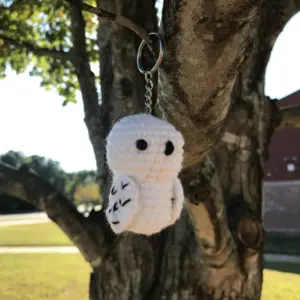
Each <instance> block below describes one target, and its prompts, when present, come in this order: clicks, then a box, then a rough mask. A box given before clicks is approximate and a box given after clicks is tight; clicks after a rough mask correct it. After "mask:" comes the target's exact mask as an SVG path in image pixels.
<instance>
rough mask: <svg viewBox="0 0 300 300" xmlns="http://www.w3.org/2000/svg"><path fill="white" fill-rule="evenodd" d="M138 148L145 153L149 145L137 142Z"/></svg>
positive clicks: (143, 141)
mask: <svg viewBox="0 0 300 300" xmlns="http://www.w3.org/2000/svg"><path fill="white" fill-rule="evenodd" d="M136 147H137V148H138V149H139V150H141V151H144V150H146V149H147V148H148V143H147V142H146V141H145V140H142V139H141V140H137V141H136Z"/></svg>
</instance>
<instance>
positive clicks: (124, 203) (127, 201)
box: [122, 198, 131, 206]
mask: <svg viewBox="0 0 300 300" xmlns="http://www.w3.org/2000/svg"><path fill="white" fill-rule="evenodd" d="M130 201H131V199H130V198H129V199H127V200H126V201H124V202H123V204H122V206H125V205H126V204H127V203H129V202H130Z"/></svg>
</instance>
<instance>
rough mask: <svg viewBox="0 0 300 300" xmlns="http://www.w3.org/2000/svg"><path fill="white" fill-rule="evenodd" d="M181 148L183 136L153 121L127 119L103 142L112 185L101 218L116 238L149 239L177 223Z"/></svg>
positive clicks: (144, 116) (148, 118)
mask: <svg viewBox="0 0 300 300" xmlns="http://www.w3.org/2000/svg"><path fill="white" fill-rule="evenodd" d="M183 146H184V139H183V136H182V134H181V133H180V132H179V131H177V130H176V129H175V127H174V126H173V125H171V124H170V123H168V122H167V121H164V120H161V119H158V118H156V117H154V116H152V115H148V114H138V115H131V116H127V117H125V118H123V119H121V120H120V121H119V122H117V123H116V124H115V125H114V126H113V128H112V130H111V132H110V133H109V135H108V138H107V162H108V166H109V168H110V169H111V170H112V172H113V183H112V187H111V190H110V194H109V203H108V207H107V209H106V211H105V213H106V217H107V220H108V222H109V224H110V226H111V228H112V230H113V231H114V232H115V233H121V232H123V231H131V232H135V233H138V234H145V235H151V234H154V233H157V232H159V231H161V230H162V229H163V228H165V227H167V226H170V225H172V224H174V223H175V221H176V220H177V219H178V218H179V216H180V213H181V210H182V207H183V202H184V195H183V188H182V185H181V182H180V181H179V179H178V173H179V171H180V170H181V165H182V161H183Z"/></svg>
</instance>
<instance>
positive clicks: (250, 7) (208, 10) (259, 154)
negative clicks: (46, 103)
mask: <svg viewBox="0 0 300 300" xmlns="http://www.w3.org/2000/svg"><path fill="white" fill-rule="evenodd" d="M72 2H74V3H75V2H76V3H77V6H76V5H75V6H73V7H72V18H73V19H72V25H73V26H72V32H73V40H74V42H73V43H74V45H75V46H76V45H77V51H75V54H74V55H75V56H74V57H73V64H74V65H75V68H76V72H77V76H78V80H79V83H80V87H81V91H82V95H83V101H84V108H85V120H86V125H87V128H88V131H89V136H90V139H91V143H92V145H93V148H94V152H95V156H96V161H97V168H98V172H99V178H100V179H101V180H100V182H101V185H102V188H103V189H102V190H103V194H104V196H105V195H106V193H107V190H108V187H109V180H108V178H109V174H108V170H107V166H106V165H105V163H104V161H105V159H104V158H105V147H104V146H105V144H104V140H105V137H106V135H107V133H108V131H109V129H110V127H111V126H112V124H113V123H114V122H115V121H116V120H117V119H118V118H119V117H122V116H124V115H128V114H134V113H137V112H141V111H142V110H143V101H144V97H143V94H144V81H143V77H142V75H141V74H139V72H138V70H137V67H136V52H137V47H138V45H139V43H140V38H139V37H137V36H136V35H135V34H134V33H133V32H131V31H130V30H129V29H127V28H124V27H122V26H119V25H116V24H115V23H114V22H112V21H107V20H103V19H101V18H99V32H98V42H99V48H100V67H101V95H102V98H101V100H102V104H101V106H99V105H98V99H97V97H98V95H97V91H96V89H95V84H94V81H95V77H94V76H93V74H92V73H91V70H90V66H89V63H88V59H87V57H88V55H87V52H86V49H84V48H85V46H84V43H83V42H82V41H83V39H84V31H83V29H84V20H83V17H82V14H81V12H80V10H78V5H79V4H80V3H79V1H78V0H74V1H72ZM298 2H299V1H297V0H276V1H266V0H265V1H262V0H261V1H259V0H245V1H237V0H224V1H217V0H214V1H211V0H189V1H180V0H165V1H164V9H163V16H162V25H161V28H160V29H159V30H160V33H161V34H162V36H163V38H164V52H165V55H164V60H163V63H162V65H161V68H160V70H159V74H158V82H159V84H158V87H157V91H158V96H159V97H158V102H157V103H156V104H157V105H156V107H157V111H158V112H159V115H160V116H162V117H164V118H167V119H168V120H169V121H170V122H172V123H173V124H174V125H175V126H176V127H177V128H178V129H180V130H181V132H182V133H183V135H184V138H185V141H186V147H185V158H184V169H183V171H182V174H181V179H182V182H183V184H184V190H185V197H186V203H185V207H184V210H183V212H182V215H181V217H180V219H179V220H178V221H177V222H176V223H175V225H174V226H171V227H168V228H167V229H165V230H163V231H162V232H160V233H159V234H155V235H153V236H150V237H147V236H142V235H136V234H132V233H124V234H121V235H119V236H115V235H114V234H113V233H112V232H111V230H110V229H109V227H108V225H107V222H106V220H105V217H104V213H103V211H100V212H92V213H91V215H90V216H89V217H88V218H84V217H83V216H81V215H79V214H78V212H77V211H76V210H75V209H74V208H72V206H71V204H70V203H69V202H68V201H67V199H65V198H64V196H63V195H60V194H59V193H55V192H54V191H53V189H51V187H50V186H49V185H47V184H46V183H43V184H41V185H39V184H38V182H39V181H40V179H38V178H37V177H36V176H35V175H34V174H28V173H26V172H27V171H24V170H21V173H20V172H18V173H16V172H14V171H12V170H7V168H5V167H2V166H0V188H1V189H2V190H4V191H6V192H8V193H10V194H13V195H17V196H19V197H23V198H24V199H27V200H28V201H30V202H32V203H34V204H35V205H36V206H38V207H40V208H42V209H43V210H45V211H46V212H47V214H48V215H49V217H50V218H51V219H52V220H53V221H55V222H56V223H57V224H58V225H59V226H60V227H61V228H62V229H63V230H64V231H65V232H66V233H67V234H68V235H69V237H70V238H71V240H72V241H73V242H74V244H76V245H77V246H78V248H79V249H80V251H81V253H82V254H83V255H84V257H85V259H86V260H87V261H88V262H89V263H90V264H91V266H92V267H93V272H92V274H91V281H90V300H101V299H105V300H110V299H111V300H115V299H118V300H135V299H137V300H142V299H143V300H148V299H155V300H156V299H157V300H163V299H174V300H175V299H178V300H179V299H180V300H193V299H203V300H204V299H205V300H206V299H212V300H219V299H224V300H225V299H226V300H235V299H249V300H250V299H251V300H253V299H260V297H261V288H262V280H263V237H264V229H263V218H262V180H263V175H264V174H263V173H264V172H263V167H264V161H265V159H266V158H267V149H268V145H269V141H270V138H271V136H272V133H273V131H274V129H275V128H276V126H277V125H278V124H279V123H280V114H279V111H278V109H277V106H276V103H275V102H274V101H270V100H269V99H268V98H267V97H265V96H264V73H265V68H266V64H267V62H268V59H269V56H270V51H271V49H272V47H273V44H274V41H275V39H276V37H277V36H278V34H279V32H280V31H281V29H282V28H283V26H284V24H285V23H286V22H287V21H288V19H289V18H290V17H291V16H292V15H293V13H295V12H296V11H297V10H298V9H299V7H300V3H298ZM78 3H79V4H78ZM97 6H98V8H101V9H104V10H107V11H113V12H116V13H117V14H118V15H122V16H124V17H127V18H129V19H131V20H132V21H133V22H134V23H136V24H138V25H139V26H141V27H142V28H144V29H145V30H146V31H148V32H152V31H157V21H156V10H155V7H154V6H155V1H154V0H148V1H145V0H115V1H111V0H97ZM82 26H83V29H82V28H81V27H82ZM80 28H81V29H80ZM79 29H80V30H81V31H80V30H79ZM78 30H79V31H78ZM146 61H147V64H148V63H151V62H152V60H151V57H150V56H149V55H148V56H147V57H146ZM90 87H91V88H90ZM22 172H23V173H22ZM24 172H25V173H24ZM22 174H23V175H22ZM25 175H26V176H25ZM12 182H15V183H16V185H14V186H13V185H12ZM13 187H14V188H13ZM104 205H105V203H104Z"/></svg>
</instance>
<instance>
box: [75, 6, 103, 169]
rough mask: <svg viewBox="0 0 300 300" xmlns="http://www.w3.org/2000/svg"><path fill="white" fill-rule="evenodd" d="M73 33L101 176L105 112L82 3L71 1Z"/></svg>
mask: <svg viewBox="0 0 300 300" xmlns="http://www.w3.org/2000/svg"><path fill="white" fill-rule="evenodd" d="M71 3H72V5H71V7H70V9H71V32H72V39H73V59H72V63H73V65H74V67H75V69H76V75H77V79H78V82H79V85H80V91H81V95H82V99H83V106H84V115H85V123H86V126H87V129H88V133H89V138H90V141H91V144H92V146H93V150H94V153H95V158H96V164H97V170H98V173H99V174H100V175H102V173H103V168H104V166H105V144H104V139H105V136H106V135H105V132H104V125H103V122H104V118H102V115H103V112H102V108H101V106H100V104H99V101H100V99H99V95H98V91H97V85H96V78H95V75H94V73H93V72H92V70H91V66H90V59H89V55H88V52H87V46H86V36H85V20H84V18H83V15H82V11H81V9H80V5H81V1H80V0H73V1H71Z"/></svg>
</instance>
